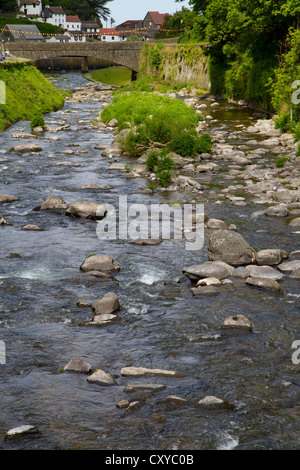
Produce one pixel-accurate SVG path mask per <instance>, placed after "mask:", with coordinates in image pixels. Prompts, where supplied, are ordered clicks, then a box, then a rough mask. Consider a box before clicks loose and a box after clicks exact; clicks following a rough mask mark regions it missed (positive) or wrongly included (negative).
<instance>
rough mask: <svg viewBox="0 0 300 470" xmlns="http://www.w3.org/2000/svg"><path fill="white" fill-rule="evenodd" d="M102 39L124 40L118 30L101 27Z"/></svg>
mask: <svg viewBox="0 0 300 470" xmlns="http://www.w3.org/2000/svg"><path fill="white" fill-rule="evenodd" d="M100 39H101V41H103V42H116V41H121V40H122V38H121V37H120V35H119V33H118V31H116V30H115V29H114V28H100Z"/></svg>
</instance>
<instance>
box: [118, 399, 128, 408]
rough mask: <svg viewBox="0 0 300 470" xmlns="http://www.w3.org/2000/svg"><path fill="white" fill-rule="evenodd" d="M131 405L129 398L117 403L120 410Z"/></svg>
mask: <svg viewBox="0 0 300 470" xmlns="http://www.w3.org/2000/svg"><path fill="white" fill-rule="evenodd" d="M129 405H130V403H129V401H128V400H120V401H118V403H117V404H116V407H117V408H119V409H120V410H123V409H124V408H128V406H129Z"/></svg>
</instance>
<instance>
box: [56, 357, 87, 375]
mask: <svg viewBox="0 0 300 470" xmlns="http://www.w3.org/2000/svg"><path fill="white" fill-rule="evenodd" d="M91 370H92V366H91V365H90V364H89V363H88V362H86V361H84V360H83V359H81V358H80V357H73V358H72V359H71V360H70V361H69V362H68V364H66V365H65V366H64V368H63V371H64V372H80V373H84V374H88V373H89V372H90V371H91Z"/></svg>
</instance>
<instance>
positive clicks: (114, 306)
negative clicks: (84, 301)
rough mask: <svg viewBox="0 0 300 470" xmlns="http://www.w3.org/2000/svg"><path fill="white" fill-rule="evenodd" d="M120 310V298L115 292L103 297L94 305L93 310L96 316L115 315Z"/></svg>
mask: <svg viewBox="0 0 300 470" xmlns="http://www.w3.org/2000/svg"><path fill="white" fill-rule="evenodd" d="M119 308H120V304H119V297H118V296H117V295H116V294H114V293H113V292H108V293H107V294H105V295H104V296H103V297H101V298H100V299H98V300H96V301H95V302H93V303H92V309H93V310H94V312H95V314H96V315H99V314H103V313H113V312H116V311H117V310H119Z"/></svg>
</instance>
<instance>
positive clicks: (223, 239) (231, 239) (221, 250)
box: [208, 230, 255, 266]
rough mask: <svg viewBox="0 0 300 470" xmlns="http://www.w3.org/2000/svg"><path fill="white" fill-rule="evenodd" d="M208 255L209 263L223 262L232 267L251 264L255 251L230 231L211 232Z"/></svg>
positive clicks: (238, 235)
mask: <svg viewBox="0 0 300 470" xmlns="http://www.w3.org/2000/svg"><path fill="white" fill-rule="evenodd" d="M208 255H209V259H210V260H211V261H224V262H225V263H228V264H230V265H232V266H243V265H246V264H251V263H253V261H254V260H255V251H254V249H253V248H252V247H251V246H250V245H249V243H247V242H246V241H245V240H244V238H243V237H242V236H241V235H240V234H239V233H236V232H233V231H232V230H216V231H214V232H212V234H211V235H210V237H209V242H208Z"/></svg>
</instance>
